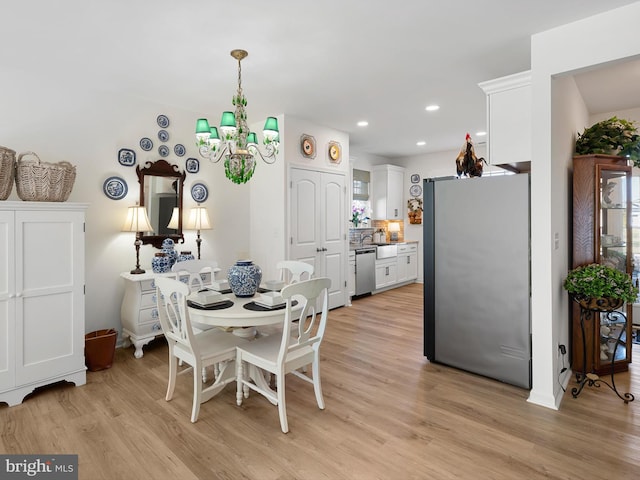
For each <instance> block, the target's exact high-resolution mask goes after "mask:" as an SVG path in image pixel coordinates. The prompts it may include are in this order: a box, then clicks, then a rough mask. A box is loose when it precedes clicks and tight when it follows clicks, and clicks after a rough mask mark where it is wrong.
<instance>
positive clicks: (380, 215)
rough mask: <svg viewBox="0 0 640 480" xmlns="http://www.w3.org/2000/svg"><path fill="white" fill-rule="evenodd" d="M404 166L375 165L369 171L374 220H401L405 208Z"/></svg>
mask: <svg viewBox="0 0 640 480" xmlns="http://www.w3.org/2000/svg"><path fill="white" fill-rule="evenodd" d="M403 189H404V168H402V167H398V166H396V165H376V166H374V167H373V170H372V171H371V190H372V198H373V201H372V202H371V208H372V210H373V213H372V214H373V219H374V220H402V219H403V218H404V212H405V208H404V205H403V203H404V202H403V195H402V191H403Z"/></svg>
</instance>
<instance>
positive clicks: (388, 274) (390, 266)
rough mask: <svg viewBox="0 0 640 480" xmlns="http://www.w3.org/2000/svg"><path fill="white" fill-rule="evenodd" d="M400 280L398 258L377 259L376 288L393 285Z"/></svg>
mask: <svg viewBox="0 0 640 480" xmlns="http://www.w3.org/2000/svg"><path fill="white" fill-rule="evenodd" d="M397 282H398V258H397V257H392V258H384V259H380V260H376V290H380V289H383V288H387V287H391V286H392V285H395V284H396V283H397Z"/></svg>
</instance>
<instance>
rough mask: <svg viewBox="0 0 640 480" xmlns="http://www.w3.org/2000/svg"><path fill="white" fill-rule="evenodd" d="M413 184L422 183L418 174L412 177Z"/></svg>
mask: <svg viewBox="0 0 640 480" xmlns="http://www.w3.org/2000/svg"><path fill="white" fill-rule="evenodd" d="M411 183H420V175H418V174H417V173H414V174H413V175H411Z"/></svg>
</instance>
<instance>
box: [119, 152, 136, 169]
mask: <svg viewBox="0 0 640 480" xmlns="http://www.w3.org/2000/svg"><path fill="white" fill-rule="evenodd" d="M118 162H120V165H124V166H125V167H133V166H134V165H135V164H136V152H134V151H133V150H130V149H128V148H121V149H120V150H119V151H118Z"/></svg>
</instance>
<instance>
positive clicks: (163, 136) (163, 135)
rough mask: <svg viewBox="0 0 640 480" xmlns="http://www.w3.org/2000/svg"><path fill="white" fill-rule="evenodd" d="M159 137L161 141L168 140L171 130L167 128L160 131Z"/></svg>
mask: <svg viewBox="0 0 640 480" xmlns="http://www.w3.org/2000/svg"><path fill="white" fill-rule="evenodd" d="M158 138H159V139H160V141H161V142H166V141H167V140H169V132H167V131H166V130H160V131H158Z"/></svg>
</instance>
